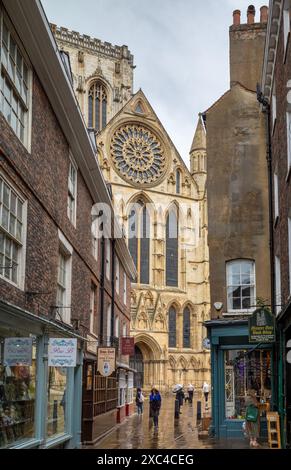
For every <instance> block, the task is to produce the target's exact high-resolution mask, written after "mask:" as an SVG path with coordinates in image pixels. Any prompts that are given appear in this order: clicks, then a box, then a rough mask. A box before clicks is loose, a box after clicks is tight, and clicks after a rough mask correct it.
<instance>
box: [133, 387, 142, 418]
mask: <svg viewBox="0 0 291 470" xmlns="http://www.w3.org/2000/svg"><path fill="white" fill-rule="evenodd" d="M135 403H136V406H137V414H138V415H142V414H143V403H144V396H143V393H142V390H141V388H138V389H137V390H136V397H135Z"/></svg>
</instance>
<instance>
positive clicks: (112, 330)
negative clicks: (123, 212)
mask: <svg viewBox="0 0 291 470" xmlns="http://www.w3.org/2000/svg"><path fill="white" fill-rule="evenodd" d="M111 291H112V292H111V327H110V333H111V338H112V341H113V337H114V312H115V305H114V304H115V240H112V264H111ZM112 345H113V343H112Z"/></svg>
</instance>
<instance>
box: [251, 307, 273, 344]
mask: <svg viewBox="0 0 291 470" xmlns="http://www.w3.org/2000/svg"><path fill="white" fill-rule="evenodd" d="M249 342H250V343H274V342H275V318H274V316H273V315H272V313H271V312H270V311H269V310H268V309H266V308H258V309H257V310H256V311H255V312H254V313H253V315H252V316H251V317H250V319H249Z"/></svg>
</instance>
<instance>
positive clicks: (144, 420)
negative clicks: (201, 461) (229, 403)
mask: <svg viewBox="0 0 291 470" xmlns="http://www.w3.org/2000/svg"><path fill="white" fill-rule="evenodd" d="M174 404H175V397H174V396H173V397H171V396H170V397H169V398H166V399H163V402H162V408H161V413H160V418H159V428H158V429H157V430H155V429H154V426H153V423H152V420H151V419H150V418H149V406H148V403H147V402H146V403H145V407H144V413H143V415H141V416H138V415H137V414H134V415H133V416H132V417H130V418H129V419H127V420H126V421H125V423H123V424H122V425H121V426H118V427H117V429H116V430H114V431H113V432H112V433H111V434H110V435H109V436H107V437H105V438H104V439H103V440H102V441H101V442H99V443H98V444H97V445H96V448H98V449H191V448H192V449H199V448H204V449H205V448H211V447H212V444H211V443H210V442H209V443H208V442H206V441H201V440H199V439H198V429H197V426H196V410H197V403H196V401H194V403H193V405H191V404H188V403H186V404H184V406H183V407H182V409H181V411H182V414H181V415H180V418H179V419H178V420H175V419H174Z"/></svg>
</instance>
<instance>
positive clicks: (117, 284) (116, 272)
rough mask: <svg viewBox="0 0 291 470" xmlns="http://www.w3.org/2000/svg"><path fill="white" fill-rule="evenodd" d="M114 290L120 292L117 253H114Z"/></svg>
mask: <svg viewBox="0 0 291 470" xmlns="http://www.w3.org/2000/svg"><path fill="white" fill-rule="evenodd" d="M115 290H116V293H117V294H118V295H119V292H120V262H119V258H118V256H117V255H115Z"/></svg>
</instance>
